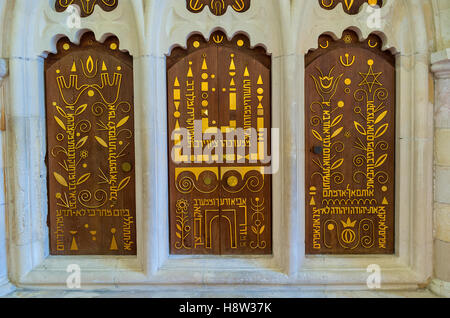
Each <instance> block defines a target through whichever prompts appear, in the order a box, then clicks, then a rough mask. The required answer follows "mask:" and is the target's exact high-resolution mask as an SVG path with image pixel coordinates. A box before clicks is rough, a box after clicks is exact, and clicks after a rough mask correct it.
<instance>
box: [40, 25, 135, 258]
mask: <svg viewBox="0 0 450 318" xmlns="http://www.w3.org/2000/svg"><path fill="white" fill-rule="evenodd" d="M57 48H58V53H57V54H50V55H49V56H48V58H47V59H46V60H45V78H46V113H47V147H48V148H47V149H48V152H47V158H48V159H47V161H48V162H47V164H48V197H49V203H48V204H49V219H48V220H49V227H50V251H51V254H53V255H88V254H94V255H103V254H109V255H135V254H136V211H135V210H136V203H135V174H134V149H135V148H134V109H133V59H132V57H131V56H130V55H129V54H127V53H123V52H121V51H119V41H118V39H117V38H115V37H110V38H108V39H107V40H106V41H105V42H104V43H99V42H97V41H96V40H95V37H94V34H93V33H87V34H85V35H83V37H82V39H81V43H80V45H75V44H73V43H71V42H70V41H69V40H68V39H67V38H64V39H61V40H60V41H59V42H58V45H57Z"/></svg>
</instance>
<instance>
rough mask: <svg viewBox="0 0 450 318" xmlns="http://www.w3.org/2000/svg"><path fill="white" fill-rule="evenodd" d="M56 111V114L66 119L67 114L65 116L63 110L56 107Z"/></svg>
mask: <svg viewBox="0 0 450 318" xmlns="http://www.w3.org/2000/svg"><path fill="white" fill-rule="evenodd" d="M56 110H57V111H58V113H59V114H60V115H61V116H63V117H64V118H67V114H66V112H65V111H64V109H62V108H61V107H59V106H56Z"/></svg>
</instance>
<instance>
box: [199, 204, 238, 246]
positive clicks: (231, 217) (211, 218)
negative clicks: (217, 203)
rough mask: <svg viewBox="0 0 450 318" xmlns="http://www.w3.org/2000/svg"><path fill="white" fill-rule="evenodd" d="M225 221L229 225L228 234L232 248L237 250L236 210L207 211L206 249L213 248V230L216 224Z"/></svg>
mask: <svg viewBox="0 0 450 318" xmlns="http://www.w3.org/2000/svg"><path fill="white" fill-rule="evenodd" d="M219 220H220V222H223V221H225V222H226V224H227V225H228V229H229V231H228V234H229V238H230V248H232V249H236V248H237V233H238V230H237V211H236V210H235V209H222V210H221V211H219V210H209V209H208V210H205V240H206V248H207V249H211V248H212V238H213V235H212V234H213V230H212V227H213V225H214V223H215V222H219Z"/></svg>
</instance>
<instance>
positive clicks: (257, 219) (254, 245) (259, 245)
mask: <svg viewBox="0 0 450 318" xmlns="http://www.w3.org/2000/svg"><path fill="white" fill-rule="evenodd" d="M250 209H251V210H252V215H251V220H252V222H253V224H252V226H251V229H252V232H253V234H255V235H256V240H254V241H251V242H250V248H251V249H265V248H266V246H267V243H266V241H265V240H262V239H261V237H262V236H263V234H264V232H265V229H266V226H265V224H264V223H265V222H264V221H265V220H264V219H265V218H264V213H263V211H264V198H262V199H260V198H255V199H253V198H252V199H251V200H250Z"/></svg>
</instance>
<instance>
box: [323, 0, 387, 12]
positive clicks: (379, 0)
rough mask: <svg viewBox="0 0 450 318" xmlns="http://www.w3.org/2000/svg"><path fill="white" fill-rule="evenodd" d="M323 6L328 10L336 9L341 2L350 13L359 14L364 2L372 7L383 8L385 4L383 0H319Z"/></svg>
mask: <svg viewBox="0 0 450 318" xmlns="http://www.w3.org/2000/svg"><path fill="white" fill-rule="evenodd" d="M318 1H319V4H320V6H321V7H322V8H324V9H327V10H332V9H334V8H335V7H336V6H337V5H338V4H339V3H340V4H342V8H343V9H344V11H345V12H346V13H348V14H352V15H353V14H358V13H359V11H360V8H361V6H362V5H363V4H364V3H367V4H369V6H371V7H378V8H381V7H382V6H383V0H318Z"/></svg>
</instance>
